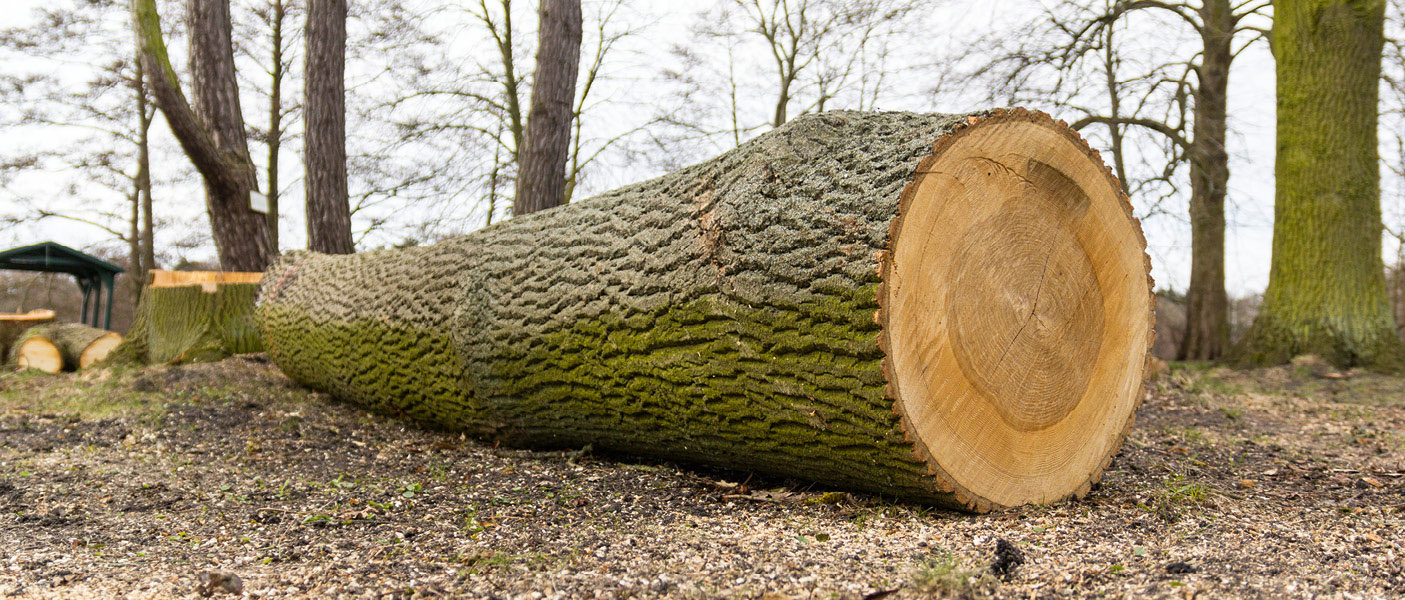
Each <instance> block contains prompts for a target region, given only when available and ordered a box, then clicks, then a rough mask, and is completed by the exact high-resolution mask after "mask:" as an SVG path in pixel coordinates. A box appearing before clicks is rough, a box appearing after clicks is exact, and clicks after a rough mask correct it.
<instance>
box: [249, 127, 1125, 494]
mask: <svg viewBox="0 0 1405 600" xmlns="http://www.w3.org/2000/svg"><path fill="white" fill-rule="evenodd" d="M934 144H935V146H934ZM1144 249H1145V241H1144V239H1143V238H1142V236H1141V231H1140V228H1139V227H1138V225H1137V223H1136V220H1135V219H1133V218H1132V216H1131V207H1130V205H1129V204H1128V202H1127V200H1126V196H1125V195H1124V194H1123V193H1122V191H1121V189H1120V187H1119V186H1118V185H1117V184H1116V182H1115V180H1114V178H1113V177H1112V176H1111V175H1110V174H1109V173H1108V172H1107V169H1106V168H1105V167H1104V166H1103V165H1102V164H1101V163H1100V162H1099V161H1098V159H1097V155H1096V153H1094V152H1092V151H1091V150H1089V149H1088V147H1087V145H1086V144H1085V143H1084V142H1083V140H1082V139H1081V138H1079V137H1078V136H1077V134H1075V133H1073V132H1072V131H1070V130H1069V129H1068V128H1067V126H1065V125H1063V124H1062V123H1054V122H1053V121H1052V120H1050V119H1049V118H1048V117H1047V116H1045V115H1042V114H1038V113H1028V112H1025V111H1023V110H1017V111H1013V112H1004V111H997V112H994V113H981V114H976V115H956V116H949V115H935V116H926V115H914V114H907V113H872V114H870V113H853V112H833V113H825V114H821V115H811V116H804V117H798V118H796V119H794V120H792V121H791V122H789V123H787V124H786V125H784V126H782V127H780V128H778V129H776V130H773V131H771V132H769V133H766V134H764V135H762V136H760V137H758V138H756V139H754V140H752V141H749V142H747V143H745V144H743V145H742V146H741V147H739V148H737V149H736V150H733V151H731V152H728V153H727V154H724V155H722V156H720V157H718V158H716V159H714V160H711V161H708V162H705V163H702V164H699V165H695V166H693V167H689V168H687V169H684V170H682V171H678V172H675V173H672V174H670V175H666V176H664V177H660V178H658V179H654V180H651V181H647V182H643V183H639V184H635V185H632V186H628V187H625V188H622V189H620V190H617V191H615V192H611V193H607V194H605V195H603V196H600V197H597V198H594V199H591V200H586V201H583V202H578V203H574V204H572V205H571V206H569V207H563V208H561V209H558V210H554V211H550V212H547V213H542V214H537V215H531V216H528V217H522V218H515V219H512V220H511V221H507V222H504V223H499V224H497V225H495V226H492V227H489V228H486V229H483V230H481V231H479V232H477V233H475V234H472V235H469V236H465V237H461V238H456V239H452V240H449V241H446V242H442V243H439V244H436V245H432V246H425V247H417V248H407V249H401V250H382V251H375V252H367V253H362V254H359V255H355V256H349V257H333V256H326V255H320V254H316V253H295V254H291V255H287V256H285V257H283V258H282V259H281V260H280V261H279V263H277V264H276V265H274V266H273V267H271V268H270V269H269V270H268V272H267V273H266V274H265V276H264V279H263V287H262V289H261V291H260V298H261V301H260V304H259V306H258V308H257V315H258V319H259V323H260V326H261V328H262V330H263V332H264V336H265V341H266V343H267V347H268V351H269V355H270V356H271V357H272V358H273V360H274V361H275V362H276V363H277V364H278V365H279V367H280V368H281V369H282V370H283V371H284V372H285V373H287V374H288V375H289V376H290V377H292V378H294V379H296V380H298V381H301V382H303V383H306V384H308V385H310V386H312V387H315V388H317V389H321V390H325V391H327V392H330V393H332V394H334V395H336V396H339V397H341V398H344V399H347V400H351V401H354V402H358V403H360V404H363V405H366V406H369V407H372V408H374V409H379V410H385V411H390V412H396V413H403V414H407V415H410V416H412V417H414V418H417V419H420V420H423V421H426V422H430V423H435V424H438V425H440V426H445V427H450V428H456V429H461V430H465V431H468V432H472V433H474V434H475V435H479V436H483V437H488V438H493V439H498V440H502V441H505V442H508V443H513V444H524V445H533V446H555V447H577V448H578V447H581V446H584V445H586V444H591V445H593V446H594V447H595V448H596V449H599V450H605V451H614V452H624V453H634V454H641V455H649V456H657V457H662V458H665V459H670V460H678V461H685V462H693V463H703V464H709V465H714V466H720V467H726V468H732V469H741V470H752V471H758V472H763V473H770V474H775V475H781V476H794V477H802V478H805V479H809V480H813V481H819V482H822V483H826V484H831V485H839V486H845V487H851V488H855V489H862V490H868V491H873V492H877V493H881V494H887V495H893V496H900V497H903V498H909V499H916V500H920V501H926V502H935V503H941V504H946V505H951V506H958V507H963V508H968V509H973V510H987V509H990V508H992V507H995V506H1009V505H1017V504H1023V503H1027V502H1041V501H1054V500H1058V499H1060V498H1064V497H1067V496H1070V495H1081V494H1083V493H1085V492H1086V491H1087V490H1088V488H1089V486H1090V485H1091V484H1092V483H1093V482H1095V481H1097V479H1098V477H1099V475H1100V473H1101V471H1102V469H1103V468H1104V467H1105V466H1106V464H1107V461H1108V460H1109V459H1110V457H1111V456H1112V455H1113V453H1114V452H1115V451H1116V450H1117V447H1118V445H1119V443H1120V441H1121V439H1122V436H1123V435H1124V433H1125V430H1126V428H1127V426H1128V424H1129V423H1130V419H1131V416H1132V411H1133V410H1134V409H1135V407H1136V405H1137V403H1138V402H1139V401H1140V398H1141V392H1140V385H1141V377H1142V369H1143V366H1144V362H1145V359H1146V357H1147V352H1148V349H1149V347H1150V342H1151V324H1152V319H1151V309H1152V304H1151V302H1152V296H1151V293H1150V280H1149V278H1148V277H1147V271H1148V266H1147V265H1148V263H1147V258H1146V254H1145V251H1144ZM1030 457H1038V460H1031V459H1030Z"/></svg>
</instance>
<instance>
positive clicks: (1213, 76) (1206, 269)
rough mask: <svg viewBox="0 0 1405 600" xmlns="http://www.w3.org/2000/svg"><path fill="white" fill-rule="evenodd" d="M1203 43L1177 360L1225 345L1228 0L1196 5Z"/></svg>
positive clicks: (1207, 355)
mask: <svg viewBox="0 0 1405 600" xmlns="http://www.w3.org/2000/svg"><path fill="white" fill-rule="evenodd" d="M1199 12H1200V21H1201V26H1200V37H1201V43H1202V47H1203V48H1204V50H1203V52H1202V54H1201V59H1200V68H1199V70H1198V71H1197V73H1198V75H1199V78H1198V79H1199V80H1198V85H1197V86H1196V88H1195V122H1194V125H1193V127H1194V138H1193V140H1192V141H1191V145H1190V148H1189V150H1190V189H1191V192H1190V240H1191V241H1190V253H1191V258H1190V265H1191V266H1190V286H1189V288H1187V290H1186V326H1185V335H1184V336H1183V337H1182V338H1181V340H1182V341H1181V346H1180V350H1179V352H1178V358H1179V359H1180V360H1215V359H1218V358H1220V357H1222V356H1223V355H1224V354H1225V352H1226V351H1228V350H1229V296H1228V294H1226V293H1225V270H1224V233H1225V215H1224V203H1225V194H1226V193H1227V190H1228V188H1229V153H1228V152H1227V151H1226V150H1225V129H1226V108H1225V105H1226V102H1227V99H1228V95H1229V68H1230V63H1231V62H1232V61H1233V50H1232V48H1231V42H1232V41H1233V40H1234V27H1235V19H1234V11H1233V8H1232V7H1231V6H1230V2H1229V0H1205V2H1204V3H1203V4H1202V5H1201V7H1200V11H1199Z"/></svg>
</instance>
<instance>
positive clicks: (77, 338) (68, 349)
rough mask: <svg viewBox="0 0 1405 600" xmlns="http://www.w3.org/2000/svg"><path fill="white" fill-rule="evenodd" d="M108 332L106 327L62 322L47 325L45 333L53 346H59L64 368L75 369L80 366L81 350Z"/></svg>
mask: <svg viewBox="0 0 1405 600" xmlns="http://www.w3.org/2000/svg"><path fill="white" fill-rule="evenodd" d="M109 333H111V332H110V331H107V330H106V329H98V328H96V327H89V326H87V325H80V324H78V323H64V324H61V325H51V326H49V327H48V330H47V331H46V332H45V335H46V336H48V338H49V339H50V340H52V341H53V342H54V345H55V346H58V347H59V353H60V354H61V355H63V368H64V370H66V371H76V370H78V368H79V367H80V366H81V364H80V358H81V357H82V355H83V351H84V350H87V349H88V346H90V345H92V343H93V342H96V341H98V339H99V338H101V337H103V336H105V335H107V334H109Z"/></svg>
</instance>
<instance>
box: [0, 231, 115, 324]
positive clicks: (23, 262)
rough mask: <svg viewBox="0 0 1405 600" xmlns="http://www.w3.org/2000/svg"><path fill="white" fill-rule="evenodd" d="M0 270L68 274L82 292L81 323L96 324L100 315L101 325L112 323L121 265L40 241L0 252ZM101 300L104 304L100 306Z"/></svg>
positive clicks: (66, 247) (60, 245)
mask: <svg viewBox="0 0 1405 600" xmlns="http://www.w3.org/2000/svg"><path fill="white" fill-rule="evenodd" d="M0 270H12V271H41V272H45V273H67V274H69V275H72V276H73V277H74V278H76V279H77V280H78V288H79V289H81V290H82V291H83V317H82V321H83V323H84V324H87V325H91V326H93V327H98V326H99V325H98V321H99V316H102V319H101V320H102V325H101V327H102V328H103V329H108V328H110V327H111V326H112V289H113V287H114V286H115V283H114V282H115V280H116V278H117V274H118V273H121V272H122V267H119V266H117V265H114V264H112V263H110V262H107V261H105V260H103V259H101V258H98V257H96V256H93V255H91V254H85V253H83V252H79V251H77V250H74V249H72V248H69V247H68V246H64V245H62V244H56V243H54V242H42V243H38V244H34V245H33V246H21V247H19V248H13V249H10V250H5V251H4V252H0ZM104 300H105V301H106V302H105V304H106V305H107V306H106V308H105V309H101V306H102V305H103V304H104Z"/></svg>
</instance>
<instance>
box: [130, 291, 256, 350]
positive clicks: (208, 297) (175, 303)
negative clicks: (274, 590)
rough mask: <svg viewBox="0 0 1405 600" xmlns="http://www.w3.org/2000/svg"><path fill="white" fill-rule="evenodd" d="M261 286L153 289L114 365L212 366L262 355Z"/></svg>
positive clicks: (139, 308) (145, 298) (148, 292)
mask: <svg viewBox="0 0 1405 600" xmlns="http://www.w3.org/2000/svg"><path fill="white" fill-rule="evenodd" d="M257 294H258V284H254V283H221V284H219V285H218V286H216V287H215V291H214V292H206V291H204V290H203V289H202V288H201V286H199V285H181V286H172V287H147V288H146V292H145V293H144V294H143V295H142V300H141V303H140V304H139V305H138V306H137V313H136V317H135V318H134V320H133V321H132V327H131V329H130V330H128V331H127V336H126V338H125V339H123V341H122V345H121V346H119V347H118V348H117V349H116V350H114V351H113V352H112V354H111V355H109V356H108V358H107V360H108V361H113V362H123V363H140V364H158V363H188V362H207V361H214V360H219V359H222V358H224V357H226V356H229V355H231V354H244V353H248V352H260V351H262V350H263V339H262V337H261V336H260V335H259V332H258V328H257V326H256V325H255V324H254V320H253V308H254V299H255V297H256V296H257Z"/></svg>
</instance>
